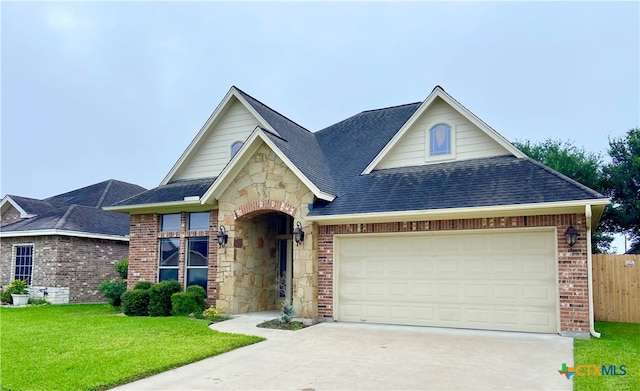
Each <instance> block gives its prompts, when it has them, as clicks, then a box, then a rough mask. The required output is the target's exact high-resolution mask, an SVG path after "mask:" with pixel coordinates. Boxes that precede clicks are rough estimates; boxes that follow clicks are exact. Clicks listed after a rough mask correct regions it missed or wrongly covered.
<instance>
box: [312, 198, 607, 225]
mask: <svg viewBox="0 0 640 391" xmlns="http://www.w3.org/2000/svg"><path fill="white" fill-rule="evenodd" d="M609 203H610V200H609V199H608V198H601V199H591V200H577V201H560V202H545V203H535V204H512V205H492V206H480V207H468V208H450V209H432V210H408V211H390V212H374V213H354V214H336V215H329V216H313V215H308V216H307V217H306V218H305V219H306V220H309V221H313V222H317V223H318V224H320V225H331V224H353V223H388V222H396V221H420V220H446V219H469V218H482V217H512V216H523V215H526V216H535V215H546V214H558V213H563V214H564V213H584V211H585V206H586V205H591V206H596V207H598V209H600V208H602V209H604V208H605V207H606V206H607V205H609ZM594 215H595V214H594ZM599 215H601V213H600V214H599ZM598 219H599V217H598ZM592 221H593V220H592ZM596 224H597V221H596Z"/></svg>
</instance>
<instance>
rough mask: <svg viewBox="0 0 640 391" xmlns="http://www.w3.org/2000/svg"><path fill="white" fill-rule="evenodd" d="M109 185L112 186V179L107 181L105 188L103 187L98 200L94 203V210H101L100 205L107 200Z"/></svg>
mask: <svg viewBox="0 0 640 391" xmlns="http://www.w3.org/2000/svg"><path fill="white" fill-rule="evenodd" d="M111 185H113V179H109V180H108V181H107V186H105V188H104V190H103V191H102V195H101V196H100V199H99V200H98V202H97V203H96V206H95V207H96V208H102V203H103V202H104V199H105V198H107V194H109V190H110V189H111Z"/></svg>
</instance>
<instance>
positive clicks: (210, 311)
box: [202, 306, 220, 321]
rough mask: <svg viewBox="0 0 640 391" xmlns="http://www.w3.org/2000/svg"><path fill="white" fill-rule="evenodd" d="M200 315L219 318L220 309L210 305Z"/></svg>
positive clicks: (213, 318) (206, 317)
mask: <svg viewBox="0 0 640 391" xmlns="http://www.w3.org/2000/svg"><path fill="white" fill-rule="evenodd" d="M202 317H203V318H205V319H209V320H213V321H216V320H218V319H220V309H219V308H216V307H214V306H211V307H209V308H207V309H206V310H205V311H204V312H203V313H202Z"/></svg>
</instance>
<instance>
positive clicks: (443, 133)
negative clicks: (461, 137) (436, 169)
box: [429, 124, 451, 156]
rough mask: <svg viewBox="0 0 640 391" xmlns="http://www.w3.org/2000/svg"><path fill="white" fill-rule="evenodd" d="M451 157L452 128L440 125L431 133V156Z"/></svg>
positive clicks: (432, 129)
mask: <svg viewBox="0 0 640 391" xmlns="http://www.w3.org/2000/svg"><path fill="white" fill-rule="evenodd" d="M444 155H451V126H449V125H445V124H438V125H436V126H434V127H433V128H431V130H430V131H429V156H444Z"/></svg>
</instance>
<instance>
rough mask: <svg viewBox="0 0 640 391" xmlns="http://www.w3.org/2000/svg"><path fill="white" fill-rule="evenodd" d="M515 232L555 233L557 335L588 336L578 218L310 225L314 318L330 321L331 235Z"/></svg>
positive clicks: (585, 276) (583, 245) (582, 232)
mask: <svg viewBox="0 0 640 391" xmlns="http://www.w3.org/2000/svg"><path fill="white" fill-rule="evenodd" d="M570 224H572V225H573V226H574V227H575V228H576V229H577V230H578V232H579V235H580V236H579V240H578V242H577V243H576V244H575V245H574V246H573V248H572V249H570V248H569V246H568V245H567V242H566V239H565V235H564V233H565V231H566V230H567V228H568V227H569V225H570ZM520 227H556V228H557V248H558V288H559V292H558V294H559V301H560V330H561V332H565V333H581V334H583V333H588V332H589V295H588V270H587V250H588V249H587V241H586V240H585V238H586V221H585V216H584V215H582V214H581V215H578V214H572V215H546V216H519V217H495V218H474V219H455V220H432V221H410V222H395V223H372V224H340V225H325V226H315V227H314V229H317V232H318V234H317V237H318V238H317V240H318V316H319V317H320V318H324V319H326V320H330V319H332V317H333V310H334V308H333V294H334V292H333V259H334V254H333V248H334V246H333V239H334V235H335V234H357V233H389V232H420V231H451V230H470V229H496V228H520Z"/></svg>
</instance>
